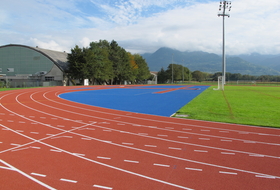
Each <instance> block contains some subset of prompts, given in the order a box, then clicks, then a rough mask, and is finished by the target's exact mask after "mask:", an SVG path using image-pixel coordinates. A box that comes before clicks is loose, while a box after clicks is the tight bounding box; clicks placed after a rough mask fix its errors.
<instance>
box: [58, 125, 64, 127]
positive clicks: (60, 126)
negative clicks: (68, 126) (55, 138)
mask: <svg viewBox="0 0 280 190" xmlns="http://www.w3.org/2000/svg"><path fill="white" fill-rule="evenodd" d="M57 127H65V126H64V125H57Z"/></svg>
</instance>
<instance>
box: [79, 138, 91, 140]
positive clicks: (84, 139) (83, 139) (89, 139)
mask: <svg viewBox="0 0 280 190" xmlns="http://www.w3.org/2000/svg"><path fill="white" fill-rule="evenodd" d="M81 139H82V140H86V141H90V140H91V139H89V138H81Z"/></svg>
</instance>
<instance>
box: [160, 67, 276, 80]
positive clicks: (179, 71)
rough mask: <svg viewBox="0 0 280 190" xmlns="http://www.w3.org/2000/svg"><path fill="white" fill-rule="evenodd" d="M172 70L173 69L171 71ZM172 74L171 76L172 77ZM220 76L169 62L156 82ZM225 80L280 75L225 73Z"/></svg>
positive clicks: (269, 77) (207, 78)
mask: <svg viewBox="0 0 280 190" xmlns="http://www.w3.org/2000/svg"><path fill="white" fill-rule="evenodd" d="M172 70H173V71H172ZM172 75H173V77H172ZM219 76H222V72H216V73H214V74H213V73H207V72H201V71H193V72H191V71H190V70H189V69H188V68H187V67H184V66H183V65H179V64H169V66H168V67H167V69H166V70H164V68H162V69H161V70H160V71H159V72H158V82H159V83H172V78H173V82H177V81H199V82H201V81H218V77H219ZM226 80H227V81H238V80H252V81H260V82H279V81H280V76H272V75H261V76H253V75H242V74H240V73H229V72H227V73H226Z"/></svg>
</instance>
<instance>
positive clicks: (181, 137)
mask: <svg viewBox="0 0 280 190" xmlns="http://www.w3.org/2000/svg"><path fill="white" fill-rule="evenodd" d="M178 138H180V139H188V138H189V137H183V136H178Z"/></svg>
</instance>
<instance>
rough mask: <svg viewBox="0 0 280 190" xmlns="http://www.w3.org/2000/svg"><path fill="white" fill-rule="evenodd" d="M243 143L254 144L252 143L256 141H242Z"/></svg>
mask: <svg viewBox="0 0 280 190" xmlns="http://www.w3.org/2000/svg"><path fill="white" fill-rule="evenodd" d="M243 142H244V143H252V144H254V143H256V142H255V141H243Z"/></svg>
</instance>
